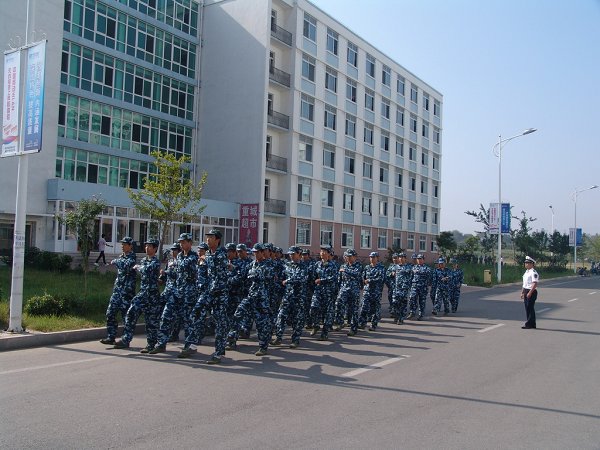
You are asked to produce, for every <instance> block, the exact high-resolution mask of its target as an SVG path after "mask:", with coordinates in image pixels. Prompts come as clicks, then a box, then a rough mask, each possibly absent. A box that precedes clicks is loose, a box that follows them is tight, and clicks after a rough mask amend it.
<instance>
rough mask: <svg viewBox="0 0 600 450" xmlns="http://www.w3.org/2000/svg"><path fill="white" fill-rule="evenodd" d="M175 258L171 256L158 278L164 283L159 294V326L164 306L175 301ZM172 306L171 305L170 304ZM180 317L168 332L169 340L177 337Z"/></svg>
mask: <svg viewBox="0 0 600 450" xmlns="http://www.w3.org/2000/svg"><path fill="white" fill-rule="evenodd" d="M176 266H177V259H176V258H173V259H171V260H170V261H169V262H168V263H167V267H166V268H165V270H164V271H163V273H162V274H161V275H160V277H159V280H160V281H161V282H163V283H164V284H165V288H164V289H163V291H162V294H160V305H161V313H160V315H159V317H158V319H159V328H160V318H161V317H162V313H163V311H164V309H165V307H166V306H167V304H168V305H173V304H174V303H175V294H176V293H175V284H176V282H177V267H176ZM171 307H172V306H171ZM181 319H182V318H181V317H180V318H179V320H178V321H177V322H176V323H175V324H173V328H172V329H171V331H170V332H169V333H168V334H169V336H170V337H171V340H174V339H177V338H178V336H179V330H180V328H181V322H182V321H181Z"/></svg>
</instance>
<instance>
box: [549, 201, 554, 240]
mask: <svg viewBox="0 0 600 450" xmlns="http://www.w3.org/2000/svg"><path fill="white" fill-rule="evenodd" d="M548 208H550V211H552V228H551V229H550V230H551V231H550V233H552V234H554V208H553V207H552V205H549V206H548Z"/></svg>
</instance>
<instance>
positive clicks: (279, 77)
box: [269, 67, 290, 87]
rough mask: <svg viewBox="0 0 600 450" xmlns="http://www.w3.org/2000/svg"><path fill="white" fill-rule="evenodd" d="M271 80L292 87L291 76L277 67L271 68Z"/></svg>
mask: <svg viewBox="0 0 600 450" xmlns="http://www.w3.org/2000/svg"><path fill="white" fill-rule="evenodd" d="M269 80H271V81H275V82H276V83H279V84H281V85H282V86H286V87H290V74H289V73H287V72H284V71H283V70H280V69H276V68H275V67H269Z"/></svg>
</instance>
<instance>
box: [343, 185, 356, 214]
mask: <svg viewBox="0 0 600 450" xmlns="http://www.w3.org/2000/svg"><path fill="white" fill-rule="evenodd" d="M342 207H343V208H344V210H346V211H354V189H352V188H349V187H345V188H344V198H343V205H342Z"/></svg>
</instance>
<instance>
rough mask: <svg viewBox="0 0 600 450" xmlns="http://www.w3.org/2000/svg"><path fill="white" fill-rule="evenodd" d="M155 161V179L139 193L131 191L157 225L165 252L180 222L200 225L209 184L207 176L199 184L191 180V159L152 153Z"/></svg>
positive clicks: (147, 179)
mask: <svg viewBox="0 0 600 450" xmlns="http://www.w3.org/2000/svg"><path fill="white" fill-rule="evenodd" d="M150 154H151V155H152V156H153V157H154V158H155V161H154V163H153V165H152V168H153V169H152V172H153V173H152V175H150V177H148V178H146V180H145V182H144V183H143V188H142V189H140V190H137V191H134V190H132V189H129V188H128V189H127V191H128V192H129V198H130V199H131V202H132V203H133V205H134V206H135V207H136V208H137V209H138V211H140V212H141V213H142V214H147V215H149V216H150V217H151V218H152V219H153V220H154V221H155V223H156V229H157V232H158V239H159V242H160V248H159V254H160V252H161V251H162V245H163V243H164V240H165V237H166V235H167V231H168V230H170V228H171V225H172V224H173V222H175V221H176V220H181V221H183V222H193V221H197V220H199V218H200V215H201V214H202V211H203V210H204V208H205V207H204V206H201V205H200V200H201V198H202V189H203V188H204V184H205V183H206V177H207V175H206V173H203V174H202V177H201V178H200V180H199V181H198V182H197V183H194V181H192V180H191V179H190V170H189V164H190V162H191V158H189V157H188V156H181V157H179V158H177V157H175V156H174V155H171V154H169V153H166V152H161V151H154V152H151V153H150Z"/></svg>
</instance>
